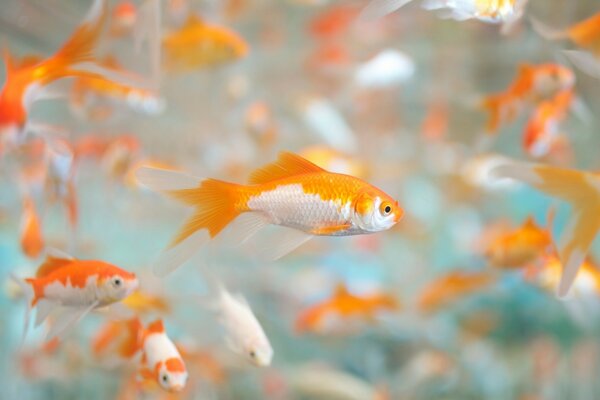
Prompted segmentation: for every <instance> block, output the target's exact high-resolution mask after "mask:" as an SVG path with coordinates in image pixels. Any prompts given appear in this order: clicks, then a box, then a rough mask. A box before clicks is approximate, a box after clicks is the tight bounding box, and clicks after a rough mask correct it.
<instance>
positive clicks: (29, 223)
mask: <svg viewBox="0 0 600 400" xmlns="http://www.w3.org/2000/svg"><path fill="white" fill-rule="evenodd" d="M44 245H45V244H44V235H43V234H42V226H41V223H40V217H39V216H38V213H37V211H36V209H35V203H34V201H33V199H32V198H31V197H30V196H28V195H27V196H25V198H24V199H23V214H22V216H21V250H22V251H23V254H25V255H26V256H27V257H29V258H38V257H39V255H40V254H41V253H42V250H44Z"/></svg>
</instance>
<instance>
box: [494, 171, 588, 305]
mask: <svg viewBox="0 0 600 400" xmlns="http://www.w3.org/2000/svg"><path fill="white" fill-rule="evenodd" d="M492 173H493V174H494V175H496V176H498V177H505V178H512V179H516V180H519V181H522V182H525V183H527V184H529V185H531V186H532V187H534V188H536V189H538V190H540V191H542V192H544V193H546V194H548V195H550V196H553V197H557V198H559V199H562V200H564V201H567V202H568V203H570V205H571V208H572V216H571V218H570V220H569V222H568V223H567V226H566V227H565V229H564V231H563V233H562V237H561V238H560V240H559V242H558V244H557V247H558V254H559V257H560V260H561V262H562V264H563V266H564V269H563V273H562V276H561V279H560V284H559V286H558V295H559V296H561V297H562V296H566V295H567V293H568V292H569V289H570V287H571V285H572V284H573V281H574V280H575V277H576V276H577V271H579V267H580V265H581V263H583V261H584V260H585V258H586V254H587V253H588V251H589V249H590V246H591V245H592V242H593V241H594V238H595V237H596V234H597V233H598V231H599V230H600V213H599V212H598V210H600V175H598V174H595V173H591V172H584V171H577V170H572V169H562V168H557V167H552V166H549V165H541V164H528V163H518V162H507V163H505V164H504V165H502V164H501V165H498V166H497V167H495V168H494V170H493V171H492Z"/></svg>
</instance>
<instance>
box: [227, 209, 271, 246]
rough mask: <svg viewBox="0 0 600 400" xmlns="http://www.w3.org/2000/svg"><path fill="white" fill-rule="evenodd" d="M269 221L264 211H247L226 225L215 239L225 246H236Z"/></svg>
mask: <svg viewBox="0 0 600 400" xmlns="http://www.w3.org/2000/svg"><path fill="white" fill-rule="evenodd" d="M269 223H270V221H269V219H268V217H267V216H266V215H264V214H263V213H260V212H245V213H242V214H240V215H239V216H237V218H236V219H234V220H233V221H232V222H231V223H230V224H229V225H228V226H227V227H225V229H223V231H222V232H221V233H220V234H219V236H218V237H217V238H215V241H216V243H217V244H221V245H223V246H225V247H236V246H239V245H242V244H244V243H245V242H246V241H247V240H248V239H250V238H251V237H252V236H254V235H255V234H256V233H258V232H259V231H260V230H262V229H263V228H264V227H266V226H267V225H269Z"/></svg>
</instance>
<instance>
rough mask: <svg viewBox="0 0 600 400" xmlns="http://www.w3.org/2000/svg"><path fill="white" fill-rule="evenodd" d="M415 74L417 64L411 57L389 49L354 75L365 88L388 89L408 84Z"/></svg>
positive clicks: (365, 64) (363, 65)
mask: <svg viewBox="0 0 600 400" xmlns="http://www.w3.org/2000/svg"><path fill="white" fill-rule="evenodd" d="M414 73H415V63H414V62H413V60H411V58H410V57H408V56H407V55H406V54H404V53H402V52H399V51H398V50H394V49H387V50H383V51H381V52H380V53H378V54H377V55H376V56H375V57H373V58H372V59H370V60H369V61H367V62H365V63H364V64H362V65H361V66H360V67H359V68H358V69H357V70H356V73H355V74H354V81H355V82H356V84H357V85H358V86H360V87H364V88H375V89H378V88H386V87H391V86H396V85H399V84H401V83H403V82H406V81H407V80H408V79H410V78H411V77H412V76H413V75H414Z"/></svg>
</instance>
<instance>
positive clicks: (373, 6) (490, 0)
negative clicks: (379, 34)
mask: <svg viewBox="0 0 600 400" xmlns="http://www.w3.org/2000/svg"><path fill="white" fill-rule="evenodd" d="M411 1H412V0H371V2H370V3H369V5H367V7H365V9H364V10H363V12H362V14H361V17H362V18H364V19H373V18H381V17H383V16H385V15H387V14H390V13H392V12H394V11H396V10H397V9H399V8H401V7H403V6H405V5H406V4H408V3H410V2H411ZM526 4H527V0H423V2H422V7H423V8H424V9H426V10H442V13H441V14H440V16H441V17H442V18H452V19H455V20H457V21H464V20H468V19H477V20H480V21H483V22H487V23H491V24H497V23H514V22H515V21H516V20H518V19H520V18H521V17H522V16H523V12H524V10H525V6H526Z"/></svg>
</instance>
